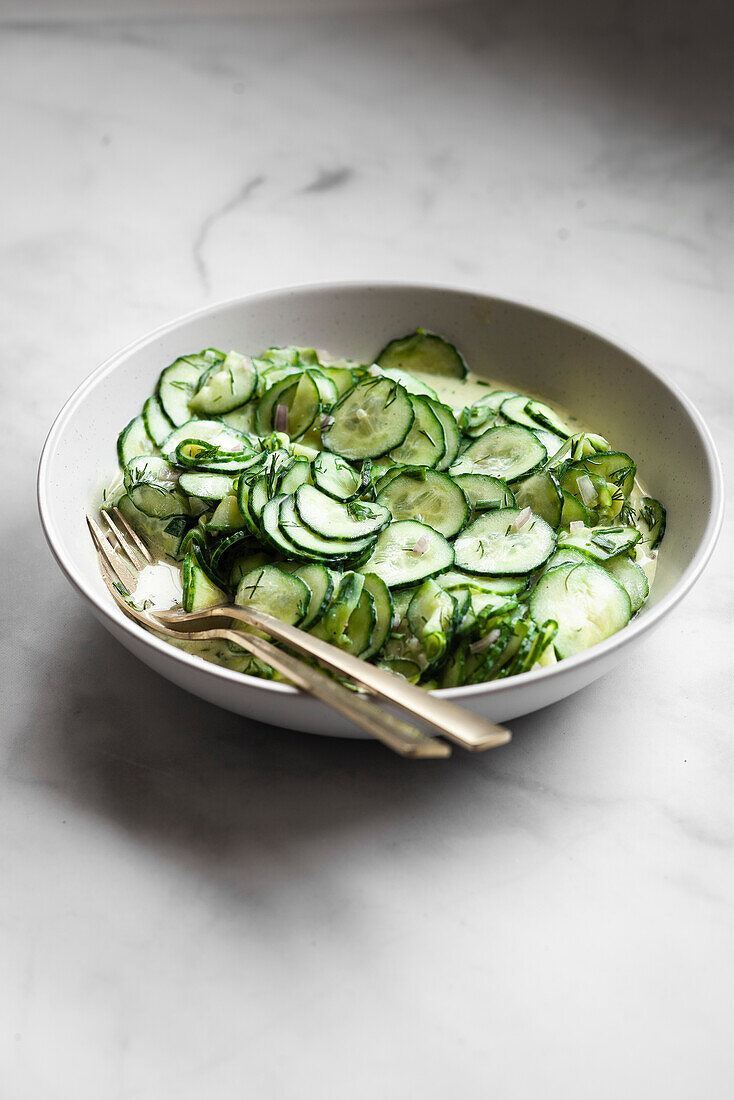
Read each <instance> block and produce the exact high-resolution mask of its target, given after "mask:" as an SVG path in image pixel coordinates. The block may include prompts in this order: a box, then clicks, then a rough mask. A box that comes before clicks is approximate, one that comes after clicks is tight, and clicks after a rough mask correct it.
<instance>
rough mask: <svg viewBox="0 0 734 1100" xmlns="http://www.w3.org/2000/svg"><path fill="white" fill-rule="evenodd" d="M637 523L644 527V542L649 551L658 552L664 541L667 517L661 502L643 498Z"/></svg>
mask: <svg viewBox="0 0 734 1100" xmlns="http://www.w3.org/2000/svg"><path fill="white" fill-rule="evenodd" d="M637 522H638V523H639V524H640V526H641V527H642V535H643V542H644V543H645V545H646V547H647V549H648V550H656V549H657V547H658V546H659V545H660V543H661V542H662V541H663V536H664V535H665V525H666V522H667V516H666V512H665V509H664V508H663V506H662V504H661V503H660V501H659V500H655V498H654V497H643V498H642V500H641V501H640V506H639V508H638V509H637Z"/></svg>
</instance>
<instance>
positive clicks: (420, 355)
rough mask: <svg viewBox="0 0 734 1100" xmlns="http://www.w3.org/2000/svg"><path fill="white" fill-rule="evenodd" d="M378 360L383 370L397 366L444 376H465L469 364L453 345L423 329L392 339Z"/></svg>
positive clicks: (402, 368)
mask: <svg viewBox="0 0 734 1100" xmlns="http://www.w3.org/2000/svg"><path fill="white" fill-rule="evenodd" d="M375 362H376V363H377V364H378V366H380V367H382V368H383V369H387V368H389V367H397V368H398V370H406V371H410V372H415V371H417V372H418V373H419V374H437V375H443V376H444V377H445V378H464V377H465V376H466V363H465V362H464V360H463V358H462V356H461V355H460V354H459V352H458V351H457V350H456V348H455V347H454V345H453V344H450V343H449V342H448V340H444V339H443V337H442V336H436V335H435V333H432V332H427V331H426V330H425V329H422V328H419V329H416V330H415V332H413V333H411V334H410V335H409V336H402V337H400V338H399V339H397V340H391V341H390V343H389V344H387V345H386V346H385V347H384V348H383V349H382V351H381V352H380V354H379V355H378V356H377V359H376V360H375Z"/></svg>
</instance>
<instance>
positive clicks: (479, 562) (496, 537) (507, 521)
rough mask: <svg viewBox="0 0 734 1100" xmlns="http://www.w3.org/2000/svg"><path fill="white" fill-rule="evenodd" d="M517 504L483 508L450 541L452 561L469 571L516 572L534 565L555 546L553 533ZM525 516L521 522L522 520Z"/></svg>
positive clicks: (540, 520) (542, 522) (496, 573)
mask: <svg viewBox="0 0 734 1100" xmlns="http://www.w3.org/2000/svg"><path fill="white" fill-rule="evenodd" d="M526 511H527V510H524V511H521V510H520V509H519V508H499V509H497V511H494V512H485V513H484V514H483V515H481V516H479V518H478V519H475V520H474V521H473V522H472V523H470V524H469V526H468V527H467V528H466V529H465V530H464V531H462V533H461V534H460V535H459V537H458V538H457V539H456V540H455V542H454V550H455V552H456V565H457V567H458V568H459V569H466V570H467V571H468V572H471V573H491V574H495V575H510V574H512V575H517V574H525V573H530V572H532V570H533V569H538V568H539V567H540V566H541V565H542V564H543V563H544V562H545V561H547V560H548V558H549V557H550V556H551V554H552V553H553V551H554V550H555V548H556V533H555V531H554V530H553V528H552V527H551V526H550V524H548V523H546V522H545V520H544V519H541V517H540V516H536V515H534V514H532V513H531V514H530V515H529V517H528V516H526ZM523 520H525V522H523Z"/></svg>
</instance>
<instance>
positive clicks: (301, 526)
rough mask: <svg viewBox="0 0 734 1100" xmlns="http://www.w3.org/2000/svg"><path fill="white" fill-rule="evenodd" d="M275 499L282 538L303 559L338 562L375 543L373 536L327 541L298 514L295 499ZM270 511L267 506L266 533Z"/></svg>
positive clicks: (264, 514) (265, 509) (264, 513)
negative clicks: (277, 503) (278, 503)
mask: <svg viewBox="0 0 734 1100" xmlns="http://www.w3.org/2000/svg"><path fill="white" fill-rule="evenodd" d="M303 488H306V486H303ZM300 491H301V490H299V492H300ZM274 499H275V500H280V502H281V503H280V516H279V521H278V525H279V527H280V532H281V535H282V537H283V539H284V540H285V541H286V542H290V543H292V544H293V546H294V547H295V548H296V550H297V551H298V553H299V554H300V556H301V557H303V556H304V554H306V555H309V554H310V555H311V556H312V557H313V558H315V559H316V560H319V559H324V558H326V559H327V560H338V559H340V558H350V557H355V556H357V555H359V554H361V553H362V552H363V551H365V550H367V549H368V548H369V547H371V546H372V544H373V542H374V536H373V535H367V536H364V537H362V538H358V539H356V538H355V539H342V538H324V537H323V536H321V535H319V534H317V533H316V532H315V531H313V530H312V529H311V528H310V527H307V526H306V524H305V523H304V522H303V520H302V519H301V517H300V515H299V513H298V512H297V511H296V507H295V497H294V496H287V497H281V498H279V497H275V498H274ZM327 499H328V498H327ZM270 503H272V501H271V502H270ZM268 508H269V505H266V507H265V508H264V509H263V513H262V517H261V522H262V525H263V529H264V530H267V527H266V512H267V511H268Z"/></svg>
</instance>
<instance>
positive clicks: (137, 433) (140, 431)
mask: <svg viewBox="0 0 734 1100" xmlns="http://www.w3.org/2000/svg"><path fill="white" fill-rule="evenodd" d="M157 453H158V451H157V449H156V445H155V443H154V442H153V441H152V439H151V438H150V436H149V435H148V433H147V431H146V430H145V421H144V419H143V417H142V416H135V417H133V419H132V420H131V421H130V423H129V424H127V425H126V426H125V427H124V428H123V429H122V431H121V432H120V434H119V435H118V437H117V461H118V462H119V463H120V466H121V467H122V468H123V469H124V467H125V466H127V465H128V463H129V462H131V461H132V460H133V459H135V458H138V457H139V456H140V455H156V454H157Z"/></svg>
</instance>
